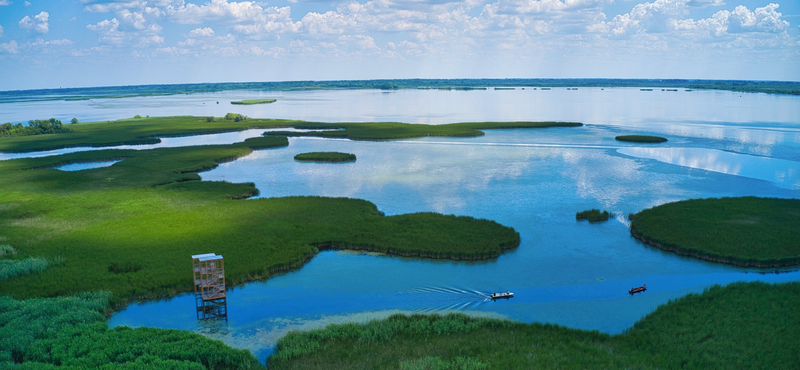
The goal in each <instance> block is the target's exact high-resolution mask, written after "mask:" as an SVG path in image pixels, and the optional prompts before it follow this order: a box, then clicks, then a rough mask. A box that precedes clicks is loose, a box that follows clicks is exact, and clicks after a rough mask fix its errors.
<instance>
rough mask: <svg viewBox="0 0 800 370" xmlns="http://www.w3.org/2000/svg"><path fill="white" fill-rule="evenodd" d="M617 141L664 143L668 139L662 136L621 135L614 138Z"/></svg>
mask: <svg viewBox="0 0 800 370" xmlns="http://www.w3.org/2000/svg"><path fill="white" fill-rule="evenodd" d="M614 139H615V140H617V141H628V142H632V143H663V142H665V141H667V139H666V138H663V137H661V136H649V135H620V136H617V137H615V138H614Z"/></svg>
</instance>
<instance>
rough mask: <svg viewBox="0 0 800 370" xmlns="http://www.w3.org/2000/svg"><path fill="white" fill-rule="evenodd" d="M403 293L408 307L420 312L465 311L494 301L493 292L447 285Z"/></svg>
mask: <svg viewBox="0 0 800 370" xmlns="http://www.w3.org/2000/svg"><path fill="white" fill-rule="evenodd" d="M401 295H402V296H403V300H404V301H405V302H404V303H406V304H405V306H406V308H408V309H410V310H412V311H415V312H420V313H435V312H443V311H463V310H469V309H473V308H475V307H476V306H479V305H482V304H485V303H487V302H489V303H491V302H492V298H491V292H484V291H480V290H476V289H469V288H458V287H447V286H428V287H421V288H416V289H411V290H408V291H406V292H404V293H402V294H401Z"/></svg>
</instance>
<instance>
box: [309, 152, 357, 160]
mask: <svg viewBox="0 0 800 370" xmlns="http://www.w3.org/2000/svg"><path fill="white" fill-rule="evenodd" d="M294 159H295V160H296V161H302V162H355V161H356V155H355V154H350V153H340V152H310V153H300V154H298V155H296V156H294Z"/></svg>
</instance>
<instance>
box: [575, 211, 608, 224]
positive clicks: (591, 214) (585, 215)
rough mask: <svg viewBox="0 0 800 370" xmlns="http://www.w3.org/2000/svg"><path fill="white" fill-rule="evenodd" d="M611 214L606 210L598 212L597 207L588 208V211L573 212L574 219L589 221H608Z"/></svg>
mask: <svg viewBox="0 0 800 370" xmlns="http://www.w3.org/2000/svg"><path fill="white" fill-rule="evenodd" d="M609 217H611V214H610V213H608V211H602V212H600V210H599V209H590V210H588V211H583V212H578V213H576V214H575V219H576V220H578V221H581V220H587V221H589V222H591V223H595V222H604V221H608V218H609Z"/></svg>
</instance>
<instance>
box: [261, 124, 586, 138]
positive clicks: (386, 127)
mask: <svg viewBox="0 0 800 370" xmlns="http://www.w3.org/2000/svg"><path fill="white" fill-rule="evenodd" d="M580 126H583V124H581V123H578V122H464V123H451V124H446V125H425V124H410V123H398V122H365V123H314V122H306V123H302V124H296V125H294V126H293V127H295V128H302V129H317V130H328V131H311V132H289V131H284V132H280V131H278V132H265V133H264V135H266V136H315V137H328V138H347V139H351V140H396V139H408V138H417V137H426V136H451V137H475V136H482V135H484V133H483V132H482V131H481V130H494V129H518V128H548V127H580Z"/></svg>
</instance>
